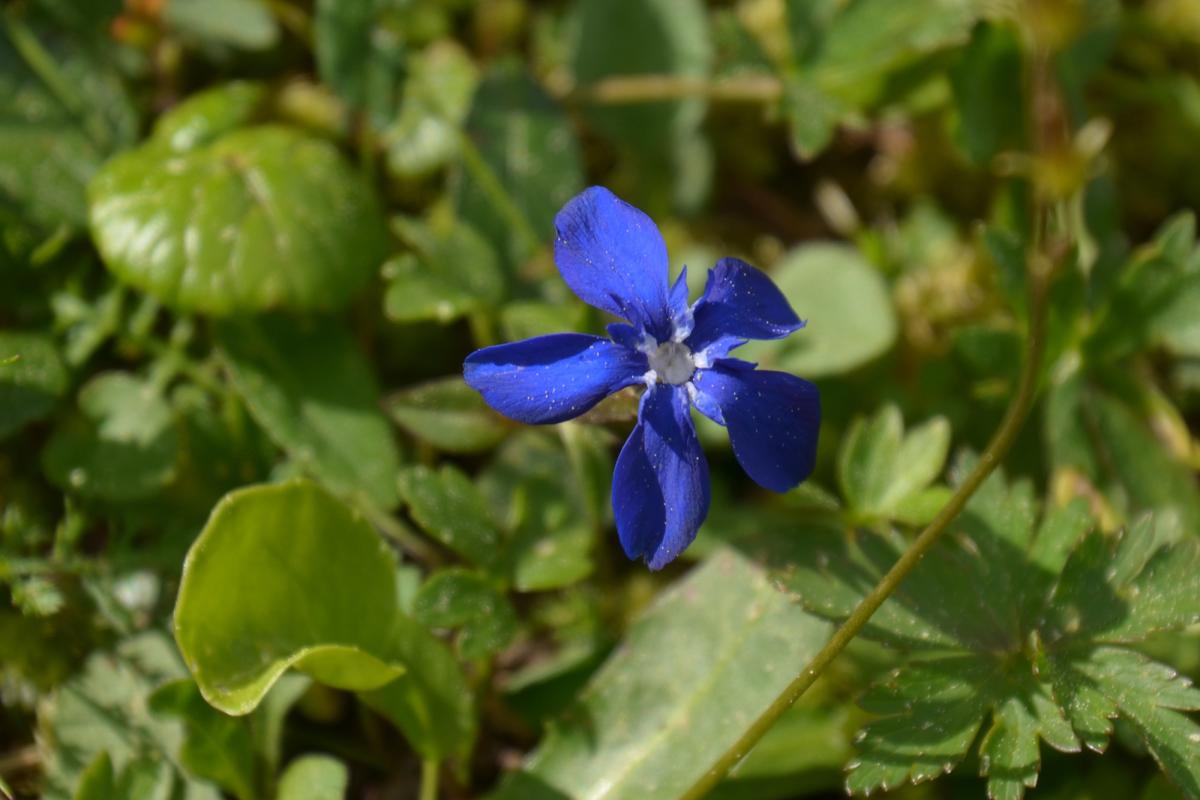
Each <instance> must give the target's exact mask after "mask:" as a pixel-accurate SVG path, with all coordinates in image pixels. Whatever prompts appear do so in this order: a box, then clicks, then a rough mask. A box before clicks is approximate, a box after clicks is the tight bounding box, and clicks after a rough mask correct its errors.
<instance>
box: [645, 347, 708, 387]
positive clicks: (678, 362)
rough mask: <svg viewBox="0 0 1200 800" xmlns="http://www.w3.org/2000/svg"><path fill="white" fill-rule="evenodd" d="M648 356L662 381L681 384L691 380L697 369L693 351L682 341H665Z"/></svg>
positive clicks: (651, 367) (675, 384) (651, 365)
mask: <svg viewBox="0 0 1200 800" xmlns="http://www.w3.org/2000/svg"><path fill="white" fill-rule="evenodd" d="M648 357H649V360H650V369H652V370H654V373H655V374H656V375H657V376H658V380H659V382H660V383H669V384H672V385H674V386H679V385H680V384H684V383H687V382H688V381H690V380H691V379H692V373H694V372H695V371H696V364H695V362H694V361H693V360H692V351H691V350H689V349H688V348H687V345H685V344H683V343H682V342H663V343H662V344H660V345H659V346H658V347H657V348H656V349H655V350H653V351H652V352H650V353H649V354H648Z"/></svg>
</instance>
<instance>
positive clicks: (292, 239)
mask: <svg viewBox="0 0 1200 800" xmlns="http://www.w3.org/2000/svg"><path fill="white" fill-rule="evenodd" d="M189 113H194V112H191V111H190V110H189ZM164 125H165V126H166V129H167V130H170V129H171V128H172V127H173V124H172V123H164ZM173 141H174V139H171V140H170V141H167V140H160V139H152V140H151V141H150V142H149V143H148V144H145V145H143V146H142V147H140V148H138V149H136V150H134V151H132V152H129V153H126V154H124V155H121V156H119V157H117V158H115V159H113V160H112V161H110V162H109V163H107V164H106V165H105V166H104V169H103V170H101V171H100V173H99V174H98V175H96V177H95V178H94V179H93V181H92V183H91V186H90V187H89V194H88V196H89V201H90V208H89V218H90V221H91V228H92V235H93V237H94V238H95V240H96V246H97V247H98V248H99V250H100V254H101V255H102V256H103V258H104V262H105V264H106V265H107V266H108V268H109V269H110V270H112V271H113V273H114V274H115V275H116V276H117V277H118V278H120V279H121V280H122V281H124V282H126V283H128V284H130V285H132V286H134V287H137V288H138V289H141V290H143V291H145V292H147V293H148V294H150V295H152V296H154V297H155V298H157V299H158V300H160V301H162V302H163V303H165V304H166V305H168V306H171V307H173V308H177V309H180V310H186V311H198V312H202V313H207V314H231V313H238V312H254V311H263V310H267V309H272V308H288V309H296V310H299V309H332V308H340V307H341V306H343V305H345V304H346V303H347V302H348V301H349V300H350V298H351V297H353V296H354V294H355V293H356V292H357V291H358V290H359V288H361V287H362V285H363V283H364V282H365V281H366V280H367V279H368V278H369V277H370V275H371V274H372V273H373V272H374V271H375V270H376V269H377V268H378V267H379V265H380V264H381V263H382V261H383V257H384V250H385V247H386V230H385V228H384V224H383V219H382V216H381V213H380V210H379V205H378V201H377V200H376V198H375V195H374V193H373V192H372V191H371V190H370V188H369V187H368V186H367V185H366V183H365V182H364V181H363V179H362V178H361V176H360V175H358V174H357V173H356V172H355V171H354V170H353V169H351V167H350V165H349V164H347V163H346V161H345V160H344V159H343V158H342V156H341V155H340V154H339V153H338V151H337V149H336V148H335V147H334V146H333V145H332V144H330V143H329V142H326V141H323V140H321V139H316V138H313V137H311V136H308V135H306V134H304V133H301V132H300V131H297V130H294V129H291V128H285V127H280V126H259V127H253V128H245V129H240V130H234V131H232V132H228V133H225V134H224V135H222V136H219V137H217V138H216V139H213V140H212V141H207V142H203V143H199V144H198V146H196V147H195V148H194V149H191V150H188V151H186V152H177V151H173V150H172V149H170V146H169V144H170V143H171V142H173Z"/></svg>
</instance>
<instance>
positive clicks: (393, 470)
mask: <svg viewBox="0 0 1200 800" xmlns="http://www.w3.org/2000/svg"><path fill="white" fill-rule="evenodd" d="M216 335H217V341H218V344H219V345H220V347H221V353H222V355H223V356H224V358H225V362H226V364H227V365H228V367H229V376H230V378H231V380H232V383H233V387H234V389H235V390H236V391H237V392H238V394H239V395H241V396H242V399H244V400H245V402H246V406H247V407H248V408H249V409H250V413H251V415H252V416H253V417H254V419H255V420H256V421H257V422H258V423H259V424H260V425H262V426H263V428H264V429H265V430H266V431H267V433H268V434H269V435H270V436H271V438H272V439H273V440H274V441H275V443H276V444H278V445H279V446H280V447H282V448H283V449H284V450H286V451H287V453H288V455H290V456H291V457H292V458H293V459H294V460H295V461H296V462H297V463H299V464H300V466H301V467H302V468H303V469H304V470H305V471H307V472H309V473H311V474H312V475H313V476H314V477H316V478H317V479H319V480H320V481H321V482H322V483H324V484H326V485H327V486H328V487H329V488H330V489H331V490H333V491H335V492H338V493H339V494H346V495H361V496H364V497H365V498H367V499H368V500H369V501H370V502H371V503H373V504H374V505H376V506H378V507H379V508H382V509H385V510H389V509H392V508H394V507H395V506H396V503H397V502H398V497H397V494H396V475H397V473H398V472H399V471H400V452H399V450H398V449H397V446H396V442H395V439H394V438H393V436H392V430H391V427H390V426H389V425H388V422H387V418H386V417H384V415H383V412H382V411H381V410H380V397H379V387H378V384H377V383H376V379H375V375H374V371H373V369H372V367H371V364H370V363H369V362H368V361H367V359H366V357H365V356H364V355H363V354H362V351H361V350H359V348H358V345H357V343H356V342H355V341H354V340H353V338H352V337H351V336H350V333H349V332H348V331H347V330H346V327H345V326H344V325H339V324H337V323H336V321H334V320H331V319H309V320H303V321H297V320H292V319H290V318H286V317H281V316H272V317H257V318H253V319H238V320H229V321H227V322H224V323H222V324H220V325H219V326H217V328H216Z"/></svg>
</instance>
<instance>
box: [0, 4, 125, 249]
mask: <svg viewBox="0 0 1200 800" xmlns="http://www.w3.org/2000/svg"><path fill="white" fill-rule="evenodd" d="M87 5H88V7H89V8H91V7H92V5H93V4H87ZM95 5H96V6H99V3H97V4H95ZM96 30H97V29H96V28H95V27H93V28H90V29H89V30H88V31H87V34H88V35H89V36H92V35H94V34H95V32H96ZM93 45H95V46H93ZM0 97H4V98H7V100H6V106H5V120H4V125H3V126H0V204H3V205H11V206H12V207H13V208H17V209H20V212H21V214H22V215H23V216H27V217H28V218H29V219H30V220H31V221H32V222H34V223H36V224H38V225H40V226H42V227H43V228H47V229H53V228H56V227H58V226H59V225H64V224H65V225H69V226H72V227H80V228H81V227H83V225H84V224H85V223H86V221H87V205H86V198H85V193H84V189H85V187H86V186H87V182H88V180H89V179H90V178H91V176H92V174H93V173H95V172H96V170H97V169H98V168H99V167H100V165H101V163H103V161H104V159H105V158H107V157H108V156H109V155H111V154H113V153H115V152H117V151H118V150H120V149H121V148H122V147H125V146H128V145H129V144H130V143H131V142H132V141H133V140H134V137H135V136H136V135H137V126H138V121H137V115H136V113H135V111H134V108H133V104H132V102H131V101H130V98H129V95H128V93H127V92H126V90H125V87H124V85H123V84H122V82H121V79H120V76H119V74H118V73H117V71H116V69H115V68H114V65H113V60H112V58H111V54H110V53H107V52H105V51H104V49H103V47H102V46H101V45H100V44H99V43H95V42H92V41H87V42H85V41H83V40H81V39H78V38H74V37H72V36H70V35H67V34H65V33H64V32H63V31H62V30H54V29H53V28H51V27H50V26H47V25H43V24H41V23H40V22H38V21H37V19H36V18H27V17H26V16H24V15H22V14H21V13H20V11H19V9H18V8H17V7H13V6H8V7H6V8H5V9H4V12H3V21H2V23H0Z"/></svg>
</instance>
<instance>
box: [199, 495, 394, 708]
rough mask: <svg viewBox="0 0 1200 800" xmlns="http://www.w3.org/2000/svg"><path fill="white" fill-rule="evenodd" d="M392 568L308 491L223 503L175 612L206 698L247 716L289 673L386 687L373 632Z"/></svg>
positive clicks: (379, 642)
mask: <svg viewBox="0 0 1200 800" xmlns="http://www.w3.org/2000/svg"><path fill="white" fill-rule="evenodd" d="M395 566H396V565H395V559H394V557H393V556H392V553H391V551H390V550H388V548H387V546H386V545H385V544H384V542H383V540H382V539H380V538H379V536H378V535H376V533H375V531H374V530H372V528H371V526H370V525H368V524H367V522H366V521H365V520H364V519H363V518H362V517H361V516H359V515H358V514H357V513H356V512H354V511H353V510H351V509H350V508H349V507H347V506H346V505H344V504H342V503H341V502H339V501H338V500H336V499H335V498H333V497H332V496H330V495H329V494H328V493H326V492H325V491H323V490H322V489H320V488H318V487H317V486H315V485H313V484H311V483H307V482H300V481H297V482H293V483H288V484H283V485H276V486H254V487H250V488H248V489H242V490H239V491H236V492H233V493H231V494H229V495H227V496H226V497H225V499H224V500H222V501H221V502H220V503H219V504H218V505H217V507H216V509H214V511H213V514H212V517H211V518H210V519H209V521H208V524H207V525H205V527H204V531H203V532H202V533H201V534H200V538H199V539H197V540H196V543H195V544H194V545H193V546H192V549H191V551H190V552H189V553H188V557H187V561H186V562H185V563H184V567H183V583H182V585H181V587H180V590H179V600H178V603H177V604H176V607H175V638H176V640H177V641H178V642H179V649H180V651H181V652H182V653H183V655H184V659H185V660H186V661H187V664H188V666H189V667H190V668H191V670H192V674H193V675H194V676H195V678H196V683H197V684H198V685H199V686H200V690H201V692H203V694H204V697H205V698H206V699H207V700H208V701H209V702H210V703H212V704H213V705H214V706H216V707H217V708H219V709H221V710H222V711H224V712H226V713H227V714H245V713H247V712H249V711H250V710H252V709H253V708H254V707H255V706H256V705H258V702H259V701H260V700H261V699H262V697H263V695H265V694H266V692H267V689H268V688H270V686H271V684H272V683H274V682H275V680H276V678H278V677H279V676H280V675H282V674H283V672H284V671H285V670H286V669H287V668H288V667H290V666H292V665H293V664H295V665H298V666H300V667H304V668H309V669H311V670H312V671H314V672H319V673H321V674H320V676H319V677H320V678H321V679H322V680H323V681H325V682H327V683H332V684H333V685H336V686H339V687H342V688H347V689H355V690H367V689H374V688H378V687H379V686H382V685H383V684H385V683H387V682H388V681H390V680H392V679H393V678H395V677H396V676H397V675H399V674H400V673H401V672H402V671H403V670H402V668H400V667H397V666H391V665H389V664H388V663H387V661H388V657H389V655H390V653H391V648H390V643H389V641H388V640H389V637H390V635H391V630H390V627H389V626H388V625H387V624H383V623H384V621H386V620H389V619H390V618H391V617H392V616H393V615H394V614H395V613H396V586H395V582H396V581H395ZM250 598H252V599H253V602H248V600H249V599H250ZM318 598H319V599H320V602H317V601H318Z"/></svg>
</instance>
